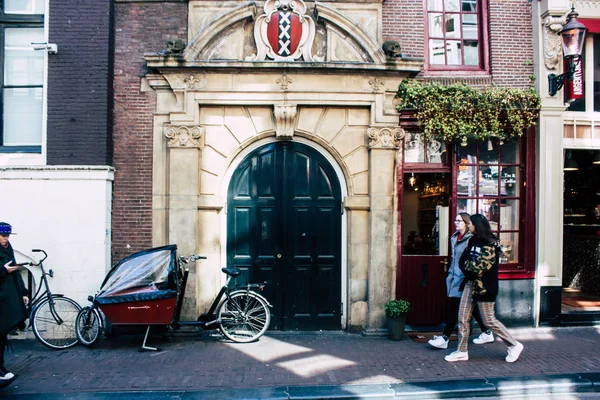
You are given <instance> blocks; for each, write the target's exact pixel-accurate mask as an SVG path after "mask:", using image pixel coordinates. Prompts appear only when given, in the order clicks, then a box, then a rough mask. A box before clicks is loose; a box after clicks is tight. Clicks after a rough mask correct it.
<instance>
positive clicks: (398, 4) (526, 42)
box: [383, 0, 533, 87]
mask: <svg viewBox="0 0 600 400" xmlns="http://www.w3.org/2000/svg"><path fill="white" fill-rule="evenodd" d="M483 3H484V4H487V5H488V29H489V36H488V38H489V49H490V67H491V68H490V71H491V77H492V81H493V82H494V84H496V85H498V86H513V87H529V86H530V84H531V80H530V77H531V76H532V74H533V64H531V63H530V61H533V25H532V24H533V22H532V14H531V3H529V2H527V1H524V0H491V1H483ZM383 21H384V27H383V39H384V40H396V41H398V42H399V43H400V45H401V46H402V53H404V54H406V55H408V56H411V57H425V56H426V52H425V50H426V43H425V40H424V37H425V30H424V27H425V23H424V22H425V5H424V3H423V1H422V0H386V1H384V2H383ZM452 75H454V76H456V75H457V74H453V73H452V72H449V73H448V76H452Z"/></svg>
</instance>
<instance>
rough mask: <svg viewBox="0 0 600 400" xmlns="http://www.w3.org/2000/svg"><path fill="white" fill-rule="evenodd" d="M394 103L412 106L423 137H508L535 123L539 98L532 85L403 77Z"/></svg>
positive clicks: (447, 138) (448, 139)
mask: <svg viewBox="0 0 600 400" xmlns="http://www.w3.org/2000/svg"><path fill="white" fill-rule="evenodd" d="M396 97H397V98H399V99H400V103H399V104H398V105H397V106H396V108H397V110H398V111H399V112H400V113H402V111H405V110H411V109H412V110H413V111H414V113H415V117H416V118H417V122H418V123H419V125H420V127H421V128H422V131H423V134H424V136H425V138H427V137H428V136H436V137H443V138H444V140H445V141H451V140H453V139H460V140H463V141H464V140H466V138H474V139H489V138H499V139H509V138H511V137H515V136H520V135H522V134H523V132H524V131H525V129H527V128H529V127H532V126H535V124H536V120H537V118H538V112H539V110H540V105H541V99H540V96H539V95H538V93H537V92H536V91H535V89H533V88H530V89H517V88H501V87H489V88H485V89H476V88H474V87H472V86H468V85H465V84H461V83H457V84H453V85H442V84H439V83H435V84H429V83H421V82H418V81H412V82H409V81H408V80H407V79H405V80H403V81H402V83H400V85H399V86H398V92H397V93H396Z"/></svg>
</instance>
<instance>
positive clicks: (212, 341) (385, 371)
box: [0, 327, 600, 400]
mask: <svg viewBox="0 0 600 400" xmlns="http://www.w3.org/2000/svg"><path fill="white" fill-rule="evenodd" d="M511 332H512V333H513V334H514V336H515V337H516V338H517V340H519V341H520V342H522V343H523V344H524V345H525V349H524V351H523V353H522V354H521V358H519V360H518V361H517V362H515V363H507V362H506V361H505V360H504V357H505V356H506V346H505V345H504V344H503V343H502V342H501V341H500V340H499V339H498V340H496V342H494V343H489V344H485V345H474V344H470V346H469V358H470V359H469V361H466V362H455V363H449V362H446V361H445V360H444V355H446V354H448V353H450V352H452V351H454V350H455V347H456V344H457V342H456V341H453V342H450V346H449V348H448V349H447V350H439V349H434V348H432V347H430V346H429V345H428V344H427V343H417V342H415V341H413V340H412V339H410V338H408V337H406V338H405V340H403V341H391V340H389V339H387V338H385V337H365V336H362V335H358V334H349V333H345V332H302V333H291V332H270V331H269V332H267V334H266V335H265V336H263V337H262V338H261V339H260V340H259V341H258V342H255V343H248V344H236V343H231V342H228V341H226V340H225V339H223V338H222V337H221V336H220V335H218V334H216V333H212V334H211V333H210V332H204V333H203V334H202V333H198V332H195V331H188V332H179V333H175V334H174V335H173V337H172V338H171V340H168V341H166V340H163V339H161V338H159V337H155V338H150V339H149V343H148V344H149V345H151V346H152V345H157V346H159V347H160V348H161V351H158V352H151V351H144V352H140V351H139V348H140V346H141V343H142V339H143V335H142V334H136V335H131V334H120V335H112V336H111V337H109V338H106V339H103V340H101V341H100V342H99V343H98V345H97V346H96V347H94V348H92V349H88V348H85V347H83V346H76V347H73V348H71V349H67V350H51V349H48V348H46V347H44V346H43V345H42V344H40V343H39V342H37V341H35V340H30V339H28V340H14V339H13V338H12V337H10V339H11V340H10V342H11V344H12V347H13V349H14V352H10V351H8V352H7V355H6V366H7V367H8V368H9V369H10V371H11V372H14V373H15V374H16V375H17V378H16V379H15V380H14V381H13V382H12V383H11V384H10V385H8V386H7V387H5V388H4V389H0V398H3V399H6V400H9V399H10V400H13V399H31V400H33V399H48V400H51V399H63V400H64V399H75V398H77V399H159V398H160V399H163V398H165V399H166V398H169V399H203V400H204V399H211V400H212V399H214V400H221V399H304V400H307V399H334V398H335V399H357V398H369V399H401V398H406V399H417V398H441V397H453V398H457V397H477V396H488V397H494V396H505V395H515V394H519V395H539V394H545V393H552V394H554V395H556V394H560V393H583V392H600V351H599V347H600V327H560V328H520V329H511ZM474 337H475V336H472V337H471V339H473V338H474Z"/></svg>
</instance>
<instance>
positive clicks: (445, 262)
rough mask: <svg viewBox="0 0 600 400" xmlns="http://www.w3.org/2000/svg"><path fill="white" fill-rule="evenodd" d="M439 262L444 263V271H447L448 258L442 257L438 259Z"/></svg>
mask: <svg viewBox="0 0 600 400" xmlns="http://www.w3.org/2000/svg"><path fill="white" fill-rule="evenodd" d="M440 264H444V272H448V259H446V258H444V261H440Z"/></svg>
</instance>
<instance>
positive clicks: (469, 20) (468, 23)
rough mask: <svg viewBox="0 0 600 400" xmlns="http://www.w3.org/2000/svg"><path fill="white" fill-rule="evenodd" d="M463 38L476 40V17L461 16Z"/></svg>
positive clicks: (471, 15) (469, 15) (470, 15)
mask: <svg viewBox="0 0 600 400" xmlns="http://www.w3.org/2000/svg"><path fill="white" fill-rule="evenodd" d="M462 37H463V38H465V39H477V38H478V36H477V15H475V14H463V36H462Z"/></svg>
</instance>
